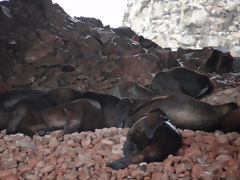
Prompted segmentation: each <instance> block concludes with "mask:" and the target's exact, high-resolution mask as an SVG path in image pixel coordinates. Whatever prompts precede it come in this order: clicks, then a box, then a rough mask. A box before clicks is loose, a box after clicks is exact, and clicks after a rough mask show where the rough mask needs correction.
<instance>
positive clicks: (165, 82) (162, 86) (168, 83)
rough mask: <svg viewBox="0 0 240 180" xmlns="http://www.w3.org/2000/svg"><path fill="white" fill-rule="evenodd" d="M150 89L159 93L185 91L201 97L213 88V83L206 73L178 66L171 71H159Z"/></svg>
mask: <svg viewBox="0 0 240 180" xmlns="http://www.w3.org/2000/svg"><path fill="white" fill-rule="evenodd" d="M150 89H151V90H152V91H153V92H156V93H158V94H159V95H168V94H174V93H183V94H187V95H189V96H192V97H195V98H200V97H202V96H204V95H206V94H209V93H210V92H211V91H212V90H213V84H212V83H211V81H210V80H209V79H208V77H207V76H205V75H202V74H199V73H196V72H195V71H192V70H189V69H186V68H182V67H176V68H173V69H171V70H169V71H165V72H158V73H157V74H156V76H155V77H154V78H153V80H152V82H151V87H150Z"/></svg>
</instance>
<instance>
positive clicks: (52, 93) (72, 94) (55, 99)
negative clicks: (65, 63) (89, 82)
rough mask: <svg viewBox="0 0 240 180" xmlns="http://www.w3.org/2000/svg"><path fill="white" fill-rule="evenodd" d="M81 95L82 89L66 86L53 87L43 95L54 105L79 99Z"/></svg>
mask: <svg viewBox="0 0 240 180" xmlns="http://www.w3.org/2000/svg"><path fill="white" fill-rule="evenodd" d="M81 96H82V93H81V91H78V90H75V89H71V88H66V87H62V88H56V89H52V90H49V91H48V92H46V93H44V94H43V95H42V97H43V98H45V99H48V101H49V102H50V103H51V104H52V105H53V106H56V105H58V104H62V103H66V102H70V101H73V100H76V99H79V98H81Z"/></svg>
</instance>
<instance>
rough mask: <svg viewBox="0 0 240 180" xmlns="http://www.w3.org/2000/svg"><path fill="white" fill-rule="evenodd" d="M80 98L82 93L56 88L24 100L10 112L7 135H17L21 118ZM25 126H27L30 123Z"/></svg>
mask: <svg viewBox="0 0 240 180" xmlns="http://www.w3.org/2000/svg"><path fill="white" fill-rule="evenodd" d="M79 98H81V92H80V91H77V90H74V89H70V88H56V89H52V90H49V91H48V92H46V93H44V94H41V95H40V96H36V97H29V98H25V99H22V100H20V101H19V102H17V103H16V104H15V105H14V106H13V107H12V108H11V110H10V111H9V118H8V125H7V133H15V131H16V129H17V126H18V124H19V122H20V120H21V118H23V117H24V116H25V115H26V114H28V113H30V112H36V111H41V110H43V109H46V108H49V107H52V106H56V105H58V104H62V103H66V102H70V101H73V100H75V99H79ZM25 125H26V126H27V125H28V123H26V124H25Z"/></svg>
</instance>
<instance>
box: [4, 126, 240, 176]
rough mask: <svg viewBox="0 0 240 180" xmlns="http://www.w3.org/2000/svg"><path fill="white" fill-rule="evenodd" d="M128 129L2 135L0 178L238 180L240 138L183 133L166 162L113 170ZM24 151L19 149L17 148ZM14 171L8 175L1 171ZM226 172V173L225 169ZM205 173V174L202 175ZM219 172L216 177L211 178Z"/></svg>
mask: <svg viewBox="0 0 240 180" xmlns="http://www.w3.org/2000/svg"><path fill="white" fill-rule="evenodd" d="M128 130H129V129H127V128H125V129H117V128H109V129H108V128H104V129H98V130H96V131H95V132H82V133H74V134H67V135H63V134H62V131H57V132H53V133H51V135H48V136H44V137H39V136H34V137H33V138H32V139H30V138H29V137H27V138H26V136H19V135H4V134H0V142H1V145H0V149H1V147H3V148H4V150H3V153H1V154H0V158H1V161H2V162H3V163H2V164H1V166H0V178H2V177H3V176H7V175H9V174H12V173H15V174H17V175H19V177H21V178H23V179H27V180H28V179H29V180H39V179H44V178H48V179H58V180H62V179H77V178H79V177H81V178H83V179H94V178H100V177H101V178H103V179H106V178H107V179H113V180H114V179H133V178H135V179H143V180H149V179H159V178H160V179H161V180H165V179H166V180H170V179H180V180H188V179H191V178H192V179H194V178H197V177H201V178H202V179H211V178H215V176H219V177H220V176H222V177H223V176H224V177H226V178H231V177H238V174H237V173H235V174H234V176H230V174H229V173H230V172H235V171H237V170H238V169H239V168H240V161H239V160H240V159H239V157H240V135H239V134H238V133H235V132H233V133H227V134H222V133H207V132H201V131H196V132H195V131H191V130H186V129H185V130H180V132H181V133H182V135H183V147H182V148H181V149H180V150H179V151H178V153H177V155H176V156H173V155H169V156H168V158H167V159H165V160H164V161H163V162H152V163H142V164H144V165H143V166H145V167H144V168H140V167H141V165H136V164H132V165H130V166H128V167H126V168H124V169H121V170H118V171H115V170H112V169H111V168H108V167H106V164H107V163H108V162H112V161H113V160H116V159H119V158H121V157H123V151H122V148H123V144H124V142H125V141H126V134H127V131H128ZM9 147H10V148H9ZM19 147H21V148H19ZM4 168H11V171H10V170H3V169H4ZM221 169H225V171H226V172H225V173H224V172H223V171H222V170H221ZM203 172H204V173H203ZM211 173H216V175H214V176H213V175H211Z"/></svg>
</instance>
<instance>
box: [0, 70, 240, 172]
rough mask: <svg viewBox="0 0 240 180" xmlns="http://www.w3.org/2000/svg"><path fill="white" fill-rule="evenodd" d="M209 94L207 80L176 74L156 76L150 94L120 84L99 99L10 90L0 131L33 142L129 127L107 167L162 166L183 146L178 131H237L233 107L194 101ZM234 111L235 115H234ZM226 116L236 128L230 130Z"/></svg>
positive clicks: (1, 109)
mask: <svg viewBox="0 0 240 180" xmlns="http://www.w3.org/2000/svg"><path fill="white" fill-rule="evenodd" d="M163 79H167V82H168V83H164V81H163ZM212 89H213V85H212V84H211V82H210V81H209V79H208V78H207V77H206V76H204V75H201V74H198V73H196V72H194V71H191V70H188V69H185V68H174V69H172V70H170V71H167V72H159V73H158V74H157V75H156V76H155V77H154V78H153V81H152V83H151V85H150V89H148V88H145V87H142V86H140V85H138V84H136V83H133V82H122V83H120V84H119V85H118V86H116V87H112V88H110V89H108V90H106V91H105V92H102V93H96V92H84V93H82V92H80V91H77V90H74V89H70V88H57V89H53V90H50V91H48V92H42V91H36V90H14V91H10V92H6V93H2V94H1V95H0V100H1V101H0V102H1V104H0V115H1V116H0V118H1V119H0V128H1V129H7V133H17V132H22V133H24V134H26V135H29V136H33V135H34V134H38V135H46V134H49V133H51V132H52V131H54V130H57V129H64V132H65V133H72V132H75V131H78V132H81V131H87V130H94V129H97V128H103V127H113V126H114V127H120V128H124V127H130V130H129V133H128V136H127V141H126V142H125V145H124V153H125V155H126V156H125V157H124V158H121V159H119V160H117V161H114V162H112V163H110V164H108V166H109V167H112V168H113V169H120V168H124V167H126V166H127V165H129V164H131V163H139V162H142V161H146V162H152V161H162V160H164V159H165V158H166V157H167V156H168V155H169V154H174V153H176V152H177V150H178V149H179V148H180V147H181V145H182V138H181V134H180V133H179V132H178V130H177V129H176V127H177V128H183V129H185V128H187V129H192V130H203V131H213V130H216V129H220V130H223V131H225V132H229V131H232V130H239V122H238V121H236V120H235V118H234V117H236V116H237V115H236V114H239V112H238V110H235V109H237V108H238V106H237V104H236V103H234V102H229V103H225V104H222V105H210V104H208V103H204V102H201V101H200V100H198V99H195V98H198V97H202V96H204V95H206V94H209V93H210V92H211V91H212ZM232 110H235V111H233V113H232V112H231V111H232ZM228 112H230V113H231V114H230V115H228ZM227 116H229V117H230V119H231V122H232V123H233V124H234V125H231V126H230V125H228V124H229V123H227V122H226V121H227V118H226V117H227ZM175 126H176V127H175Z"/></svg>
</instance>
